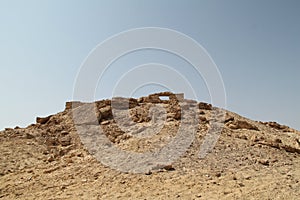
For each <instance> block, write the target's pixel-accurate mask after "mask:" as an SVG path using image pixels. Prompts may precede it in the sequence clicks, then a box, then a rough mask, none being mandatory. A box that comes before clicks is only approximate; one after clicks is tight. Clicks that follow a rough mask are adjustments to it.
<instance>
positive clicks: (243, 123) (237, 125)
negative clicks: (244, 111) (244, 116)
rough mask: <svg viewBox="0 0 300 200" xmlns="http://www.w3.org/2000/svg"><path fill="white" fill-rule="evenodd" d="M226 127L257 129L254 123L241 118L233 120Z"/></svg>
mask: <svg viewBox="0 0 300 200" xmlns="http://www.w3.org/2000/svg"><path fill="white" fill-rule="evenodd" d="M228 127H229V128H231V129H248V130H255V131H259V129H258V128H257V127H256V126H255V125H253V124H250V123H248V122H247V121H242V120H237V121H234V122H233V123H231V124H229V125H228Z"/></svg>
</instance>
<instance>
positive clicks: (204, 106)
mask: <svg viewBox="0 0 300 200" xmlns="http://www.w3.org/2000/svg"><path fill="white" fill-rule="evenodd" d="M198 105H199V109H203V110H212V105H211V104H208V103H204V102H200V103H199V104H198Z"/></svg>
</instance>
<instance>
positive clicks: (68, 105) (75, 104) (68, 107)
mask: <svg viewBox="0 0 300 200" xmlns="http://www.w3.org/2000/svg"><path fill="white" fill-rule="evenodd" d="M82 104H83V103H82V102H80V101H70V102H66V105H65V110H71V109H74V108H77V107H78V106H81V105H82Z"/></svg>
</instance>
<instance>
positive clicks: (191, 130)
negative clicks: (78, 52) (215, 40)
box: [0, 92, 300, 199]
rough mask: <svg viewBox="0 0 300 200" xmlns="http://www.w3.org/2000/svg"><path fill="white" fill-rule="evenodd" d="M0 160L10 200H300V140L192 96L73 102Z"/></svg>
mask: <svg viewBox="0 0 300 200" xmlns="http://www.w3.org/2000/svg"><path fill="white" fill-rule="evenodd" d="M161 97H167V98H166V99H165V98H161ZM99 130H101V131H102V132H101V133H102V134H99V133H100V132H99ZM180 134H181V135H180ZM191 134H193V135H192V136H193V137H191V138H190V135H191ZM189 141H190V142H189ZM172 142H173V143H172ZM214 142H216V143H214ZM170 143H171V144H172V145H173V146H172V145H170V147H168V144H170ZM105 145H107V147H106V146H105ZM174 145H175V147H174ZM176 145H177V146H176ZM103 146H105V147H103ZM166 146H167V147H168V148H165V149H164V147H166ZM99 147H100V148H99ZM102 147H103V149H101V148H102ZM110 147H116V148H117V149H119V151H120V152H125V153H126V152H127V153H128V152H134V153H135V154H128V155H142V156H141V157H137V158H138V159H136V160H134V159H135V158H132V157H130V159H131V160H130V159H129V158H128V160H122V159H123V157H122V155H121V154H114V152H112V151H111V149H110ZM173 147H174V148H173ZM185 147H186V148H185ZM159 149H163V150H161V151H159ZM102 150H103V151H106V150H107V152H106V153H103V151H102ZM157 150H158V152H159V153H157ZM0 151H1V153H2V156H1V157H0V159H1V160H0V198H1V199H300V192H299V191H300V183H299V180H300V168H299V166H300V132H299V131H297V130H294V129H292V128H290V127H288V126H285V125H281V124H278V123H276V122H259V121H254V120H251V119H248V118H245V117H243V116H240V115H238V114H236V113H233V112H230V111H227V110H224V109H221V108H217V107H214V106H213V105H211V104H208V103H204V102H197V101H194V100H187V99H184V95H183V94H172V93H170V92H163V93H157V94H151V95H149V96H147V97H141V98H139V99H134V98H122V97H117V98H113V99H112V100H100V101H96V102H93V103H84V102H67V103H66V107H65V110H63V111H62V112H59V113H57V114H54V115H51V116H47V117H37V119H36V123H35V124H31V125H29V126H28V127H26V128H19V127H15V128H6V129H5V130H4V131H1V132H0ZM100 151H101V152H100ZM163 151H165V152H167V153H165V154H164V152H163ZM181 151H182V153H181V154H180V155H178V159H177V158H176V159H175V157H174V160H173V157H172V156H173V155H177V152H181ZM108 153H111V154H108ZM108 155H110V156H108ZM112 155H113V156H112ZM126 155H127V154H126ZM154 155H155V156H156V157H153V158H151V159H149V157H151V156H154ZM170 155H172V156H170ZM105 156H106V157H105ZM143 156H144V157H143ZM168 156H169V157H168ZM166 158H168V159H169V160H166ZM140 159H145V163H143V162H140ZM155 159H157V160H155ZM100 161H103V162H100ZM128 163H135V165H132V164H131V165H130V164H128Z"/></svg>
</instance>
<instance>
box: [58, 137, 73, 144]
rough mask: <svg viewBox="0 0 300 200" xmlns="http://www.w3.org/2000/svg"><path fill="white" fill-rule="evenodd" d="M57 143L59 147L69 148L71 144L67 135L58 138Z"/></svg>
mask: <svg viewBox="0 0 300 200" xmlns="http://www.w3.org/2000/svg"><path fill="white" fill-rule="evenodd" d="M59 143H60V144H61V146H69V145H70V144H71V137H70V136H69V135H66V136H64V137H61V138H59Z"/></svg>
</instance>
